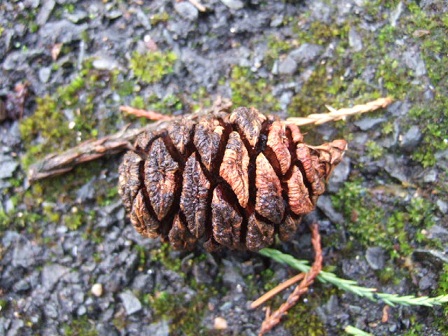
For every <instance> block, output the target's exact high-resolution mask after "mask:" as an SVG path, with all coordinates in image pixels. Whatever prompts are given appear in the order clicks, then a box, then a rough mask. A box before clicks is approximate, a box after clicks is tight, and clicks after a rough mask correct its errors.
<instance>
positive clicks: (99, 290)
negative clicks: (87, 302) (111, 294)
mask: <svg viewBox="0 0 448 336" xmlns="http://www.w3.org/2000/svg"><path fill="white" fill-rule="evenodd" d="M91 292H92V294H93V295H95V296H96V297H100V296H101V295H103V285H102V284H100V283H96V284H94V285H93V286H92V289H91Z"/></svg>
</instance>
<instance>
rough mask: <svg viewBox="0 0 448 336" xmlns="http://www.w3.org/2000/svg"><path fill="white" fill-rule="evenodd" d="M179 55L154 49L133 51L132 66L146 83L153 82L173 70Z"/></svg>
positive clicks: (135, 72)
mask: <svg viewBox="0 0 448 336" xmlns="http://www.w3.org/2000/svg"><path fill="white" fill-rule="evenodd" d="M176 60H177V56H176V54H175V53H173V52H161V51H152V52H146V53H144V54H141V53H139V52H136V51H135V52H133V53H132V58H131V62H130V68H131V69H132V71H134V74H135V75H136V76H137V77H138V78H139V79H140V80H141V81H142V82H144V83H147V84H153V83H156V82H158V81H160V80H161V79H162V78H163V77H164V76H166V75H168V74H170V73H172V72H173V66H174V63H175V62H176Z"/></svg>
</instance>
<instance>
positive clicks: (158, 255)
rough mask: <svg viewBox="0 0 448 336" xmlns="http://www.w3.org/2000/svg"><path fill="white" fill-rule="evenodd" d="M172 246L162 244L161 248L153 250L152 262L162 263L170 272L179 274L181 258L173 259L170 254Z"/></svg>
mask: <svg viewBox="0 0 448 336" xmlns="http://www.w3.org/2000/svg"><path fill="white" fill-rule="evenodd" d="M170 251H171V246H170V245H169V244H162V245H161V246H160V248H158V249H154V250H151V260H152V261H155V262H160V263H161V264H162V265H164V266H165V267H166V268H168V269H169V270H172V271H174V272H179V271H180V268H181V260H180V259H179V258H172V257H171V256H170V255H169V253H170Z"/></svg>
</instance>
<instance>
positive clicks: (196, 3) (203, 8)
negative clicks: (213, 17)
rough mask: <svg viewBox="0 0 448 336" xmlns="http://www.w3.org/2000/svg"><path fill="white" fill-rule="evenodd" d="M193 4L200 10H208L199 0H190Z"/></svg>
mask: <svg viewBox="0 0 448 336" xmlns="http://www.w3.org/2000/svg"><path fill="white" fill-rule="evenodd" d="M188 1H189V2H190V3H191V4H192V5H193V6H195V7H196V8H197V9H198V10H199V11H200V12H205V11H207V8H206V7H205V6H204V5H203V4H201V3H200V2H199V1H197V0H188Z"/></svg>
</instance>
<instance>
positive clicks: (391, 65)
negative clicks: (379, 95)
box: [375, 56, 415, 99]
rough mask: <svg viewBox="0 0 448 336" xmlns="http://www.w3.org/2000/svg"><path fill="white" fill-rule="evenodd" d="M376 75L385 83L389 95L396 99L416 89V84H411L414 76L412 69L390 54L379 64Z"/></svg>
mask: <svg viewBox="0 0 448 336" xmlns="http://www.w3.org/2000/svg"><path fill="white" fill-rule="evenodd" d="M375 77H376V79H377V80H378V81H380V82H381V83H382V84H383V85H384V88H385V89H386V90H387V92H389V95H391V96H393V97H394V98H396V99H403V98H404V97H405V96H406V94H408V93H409V92H410V91H413V90H415V86H413V85H411V81H412V80H413V79H414V78H413V75H412V73H411V72H410V70H408V69H406V68H404V67H403V66H401V65H400V62H399V61H398V60H397V59H393V58H390V57H389V56H385V57H384V58H383V60H382V61H381V63H380V64H379V66H378V68H377V71H376V74H375Z"/></svg>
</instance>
